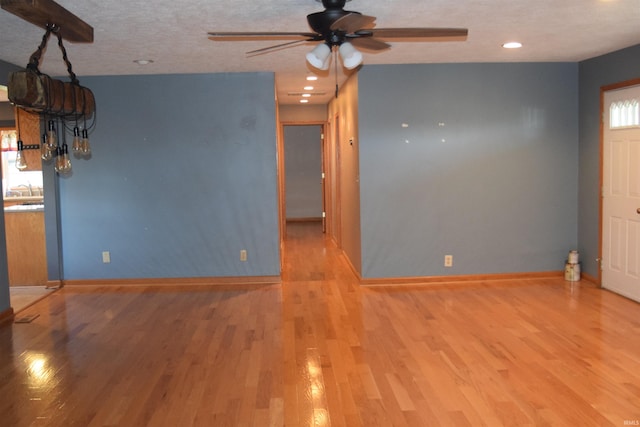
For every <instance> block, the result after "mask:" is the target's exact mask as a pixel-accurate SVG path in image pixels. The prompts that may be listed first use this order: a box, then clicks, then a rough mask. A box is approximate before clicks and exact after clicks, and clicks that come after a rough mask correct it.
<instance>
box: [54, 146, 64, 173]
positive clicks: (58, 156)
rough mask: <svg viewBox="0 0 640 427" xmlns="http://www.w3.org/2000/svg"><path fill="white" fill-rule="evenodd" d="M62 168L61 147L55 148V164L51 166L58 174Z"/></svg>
mask: <svg viewBox="0 0 640 427" xmlns="http://www.w3.org/2000/svg"><path fill="white" fill-rule="evenodd" d="M63 167H64V164H63V160H62V148H61V147H57V148H56V160H55V164H54V166H53V169H54V170H55V171H56V172H58V173H60V172H61V171H62V168H63Z"/></svg>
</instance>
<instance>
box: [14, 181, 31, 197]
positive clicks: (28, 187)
mask: <svg viewBox="0 0 640 427" xmlns="http://www.w3.org/2000/svg"><path fill="white" fill-rule="evenodd" d="M20 187H24V188H26V189H27V190H29V196H33V189H32V188H31V183H29V185H26V184H20V185H17V186H16V188H20ZM20 194H21V195H22V192H21V193H20Z"/></svg>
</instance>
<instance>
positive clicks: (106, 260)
mask: <svg viewBox="0 0 640 427" xmlns="http://www.w3.org/2000/svg"><path fill="white" fill-rule="evenodd" d="M102 262H103V263H105V264H109V263H110V262H111V253H110V252H109V251H104V252H102Z"/></svg>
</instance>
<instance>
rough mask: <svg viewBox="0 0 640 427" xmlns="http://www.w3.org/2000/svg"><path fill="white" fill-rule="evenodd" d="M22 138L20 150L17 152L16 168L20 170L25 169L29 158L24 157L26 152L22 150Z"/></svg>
mask: <svg viewBox="0 0 640 427" xmlns="http://www.w3.org/2000/svg"><path fill="white" fill-rule="evenodd" d="M22 145H23V143H22V140H20V139H19V140H18V152H17V153H16V168H18V170H25V169H26V168H27V166H28V165H27V159H25V157H24V152H23V150H22Z"/></svg>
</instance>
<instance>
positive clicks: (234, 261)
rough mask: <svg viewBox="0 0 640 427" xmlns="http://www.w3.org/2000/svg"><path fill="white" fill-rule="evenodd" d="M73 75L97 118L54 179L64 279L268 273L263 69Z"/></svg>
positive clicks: (272, 137)
mask: <svg viewBox="0 0 640 427" xmlns="http://www.w3.org/2000/svg"><path fill="white" fill-rule="evenodd" d="M81 83H82V84H83V85H85V86H87V87H89V88H91V89H92V90H93V92H94V94H95V97H96V103H97V111H98V124H97V128H96V130H95V132H94V133H93V134H92V136H91V141H92V149H93V157H92V158H91V159H90V160H88V161H87V160H74V162H73V168H74V172H73V176H72V177H69V178H63V179H61V180H60V189H59V207H60V227H61V243H62V263H63V274H64V278H65V279H66V280H78V279H97V278H101V279H102V278H106V279H120V278H165V277H167V278H171V277H225V276H271V275H278V274H279V273H280V253H279V237H278V198H277V182H276V104H275V95H274V76H273V74H272V73H235V74H206V75H205V74H202V75H170V76H168V75H155V76H148V75H147V76H117V77H83V78H82V79H81ZM242 249H245V250H246V251H247V253H248V261H247V262H241V261H240V256H239V254H240V250H242ZM103 251H110V253H111V263H110V264H104V263H103V262H102V252H103Z"/></svg>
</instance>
